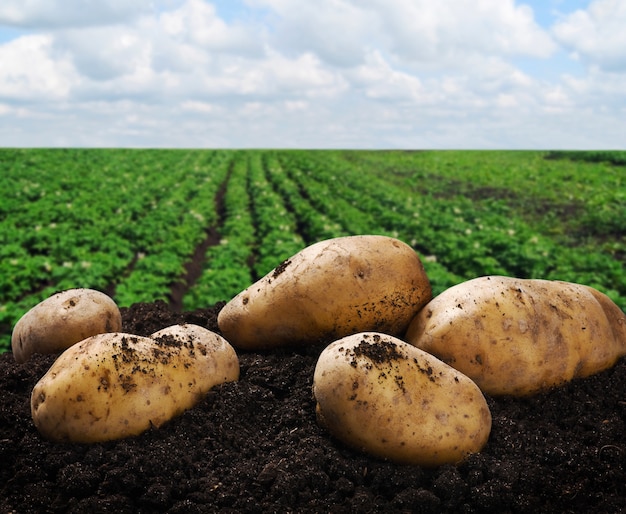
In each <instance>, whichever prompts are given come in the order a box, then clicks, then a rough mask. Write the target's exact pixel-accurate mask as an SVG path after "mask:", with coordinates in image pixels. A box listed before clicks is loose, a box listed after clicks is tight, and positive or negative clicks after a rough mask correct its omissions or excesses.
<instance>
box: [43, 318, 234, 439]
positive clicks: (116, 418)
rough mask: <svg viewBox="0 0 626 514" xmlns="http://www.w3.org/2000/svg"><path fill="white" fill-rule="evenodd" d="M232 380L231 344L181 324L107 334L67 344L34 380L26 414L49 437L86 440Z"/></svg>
mask: <svg viewBox="0 0 626 514" xmlns="http://www.w3.org/2000/svg"><path fill="white" fill-rule="evenodd" d="M238 378H239V361H238V359H237V356H236V354H235V352H234V350H233V348H232V347H231V346H230V345H229V344H228V343H227V342H226V341H225V340H224V339H223V338H222V337H221V336H219V335H218V334H215V333H213V332H210V331H209V330H206V329H203V328H201V327H196V326H189V325H183V326H180V327H178V326H177V327H173V328H169V329H164V330H162V331H160V332H157V333H156V334H154V335H153V336H152V337H150V338H148V337H139V336H136V335H132V334H124V333H119V332H118V333H111V334H100V335H96V336H92V337H90V338H88V339H86V340H84V341H81V342H80V343H78V344H76V345H74V346H72V347H70V348H68V349H67V350H65V352H63V353H62V354H61V355H60V356H59V358H58V359H57V360H56V361H55V362H54V364H53V365H52V366H51V368H50V369H49V371H48V372H47V373H46V374H45V375H44V376H43V377H42V378H41V380H40V381H39V382H38V383H37V384H36V385H35V387H34V389H33V391H32V395H31V413H32V417H33V421H34V423H35V426H36V427H37V429H38V430H39V432H40V433H41V434H42V435H43V436H44V437H45V438H47V439H49V440H52V441H73V442H81V443H91V442H98V441H108V440H113V439H120V438H124V437H128V436H134V435H138V434H140V433H142V432H144V431H145V430H147V429H149V428H150V427H159V426H161V425H162V424H163V423H165V422H166V421H168V420H170V419H171V418H173V417H175V416H177V415H179V414H181V413H182V412H183V411H185V410H187V409H189V408H191V407H192V406H193V405H195V404H196V403H197V402H198V401H200V400H201V399H202V398H203V397H204V395H205V393H206V392H207V391H208V390H209V389H211V388H212V387H213V386H215V385H217V384H221V383H224V382H230V381H235V380H237V379H238Z"/></svg>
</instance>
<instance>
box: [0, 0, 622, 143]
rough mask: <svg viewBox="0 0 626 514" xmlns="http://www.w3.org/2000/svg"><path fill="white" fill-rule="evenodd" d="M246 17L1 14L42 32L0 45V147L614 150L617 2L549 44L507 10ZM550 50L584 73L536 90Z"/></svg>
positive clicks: (19, 8)
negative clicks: (569, 57)
mask: <svg viewBox="0 0 626 514" xmlns="http://www.w3.org/2000/svg"><path fill="white" fill-rule="evenodd" d="M245 3H246V5H247V6H248V10H246V11H245V13H246V14H245V16H243V15H242V16H238V15H237V14H236V13H237V12H243V11H241V7H239V8H238V7H237V5H236V4H238V2H234V3H232V4H229V6H231V5H232V10H231V11H230V15H229V18H228V21H227V20H226V19H224V18H221V17H220V10H218V9H216V7H215V6H214V4H213V3H211V2H208V1H203V0H169V1H168V0H161V1H160V2H156V3H155V4H154V5H153V3H152V2H144V1H140V2H136V3H134V4H133V3H128V2H124V3H122V2H108V3H107V5H106V6H104V5H101V6H100V9H104V10H105V11H107V12H106V13H104V14H103V13H100V14H101V16H100V17H99V18H98V20H96V17H91V18H87V17H86V16H87V14H82V15H81V14H80V13H77V12H74V11H73V10H76V9H78V7H77V6H78V5H79V4H80V5H88V3H85V2H83V3H80V2H78V1H77V0H71V1H68V2H64V3H61V2H50V1H48V2H41V3H39V2H34V1H26V2H24V1H22V2H19V3H18V2H13V1H9V2H5V3H4V4H3V5H2V6H1V7H0V23H2V20H4V23H8V22H7V20H9V19H10V20H13V21H12V22H11V23H13V24H14V25H16V26H18V25H20V24H21V26H29V27H40V28H38V29H36V30H31V31H30V34H29V35H21V36H20V37H17V38H15V39H13V40H12V41H9V42H7V43H5V44H0V116H2V120H3V123H2V128H0V141H2V142H3V144H5V145H18V146H19V145H20V143H19V141H22V143H21V144H22V145H38V144H43V145H45V146H50V145H66V146H196V147H203V146H274V147H290V146H309V147H310V146H314V147H325V146H326V147H327V146H331V147H359V148H363V147H364V148H367V147H370V148H371V147H421V148H427V147H443V148H450V147H457V148H458V147H476V148H478V147H503V146H504V147H511V148H519V147H524V148H532V147H537V148H540V147H572V146H575V145H576V144H584V145H585V147H593V146H596V147H606V146H619V144H618V143H620V141H622V139H623V136H621V134H623V132H624V129H626V127H624V122H623V121H622V120H623V119H626V116H625V114H626V113H625V112H624V107H623V106H624V105H626V102H625V99H626V94H625V93H624V91H626V75H625V74H620V73H617V70H618V66H616V65H615V63H616V62H617V63H619V62H620V61H619V59H616V58H615V57H610V56H611V55H612V53H616V54H617V55H621V52H622V51H623V50H622V48H623V47H625V46H626V44H624V45H623V44H622V39H620V37H621V36H620V35H619V34H617V31H616V30H614V29H612V28H610V27H611V24H610V20H609V19H608V18H610V16H608V15H607V14H606V13H607V10H608V8H609V7H610V6H611V4H610V0H596V1H595V2H593V3H592V4H591V6H590V8H589V10H587V11H579V12H577V13H572V14H571V15H567V16H564V17H562V18H561V19H560V21H559V24H558V25H557V26H556V27H555V28H554V30H552V31H549V30H547V29H545V28H541V27H540V26H539V25H537V23H536V21H535V20H534V18H533V13H532V11H531V9H530V8H529V7H526V6H525V5H524V4H523V3H521V2H520V1H518V2H514V1H513V0H473V1H470V0H446V1H441V2H432V1H426V0H386V1H384V2H383V0H362V1H359V2H357V1H356V0H318V1H317V2H315V3H304V2H296V1H295V0H247V1H246V2H245ZM49 5H52V6H55V8H56V9H57V10H58V12H54V13H53V12H52V10H51V9H48V6H49ZM131 5H132V7H131ZM159 6H160V8H158V7H159ZM613 7H615V5H614V6H613ZM37 8H39V10H38V9H37ZM237 9H239V11H238V10H237ZM70 11H71V12H70ZM615 12H618V11H615ZM619 12H621V11H619ZM619 12H618V14H619ZM107 13H108V14H107ZM254 13H257V14H258V17H257V18H253V17H252V14H254ZM80 16H85V18H80ZM89 16H91V15H89ZM615 17H617V15H615ZM583 19H584V20H585V21H584V23H583V22H582V21H580V20H583ZM55 20H56V21H55ZM62 20H65V21H64V22H63V23H65V25H64V26H62V25H61V23H62ZM607 27H608V28H607ZM605 30H606V31H607V35H608V36H607V41H608V42H607V41H604V40H603V41H599V39H601V38H600V35H599V34H602V31H605ZM17 33H18V34H19V33H20V32H19V31H18V32H17ZM22 34H23V33H22ZM585 38H586V39H585ZM583 40H584V42H583ZM557 42H558V43H560V44H561V45H566V47H567V49H568V50H570V51H572V52H576V53H577V54H578V55H579V57H580V59H582V60H584V62H586V63H589V66H588V68H587V70H586V71H585V70H584V69H583V73H581V74H580V75H576V74H575V73H571V72H570V73H569V74H568V73H566V72H565V71H563V72H562V73H558V72H557V73H552V74H551V75H550V78H546V77H541V76H540V75H538V74H537V73H534V71H533V64H534V63H538V62H541V63H542V64H541V66H545V67H549V66H551V65H552V64H553V63H560V62H562V60H564V59H566V57H565V54H564V52H563V51H562V48H563V47H561V50H559V48H558V47H557ZM603 45H604V46H603ZM617 47H619V48H617ZM555 56H557V57H558V59H557V57H555ZM609 57H610V58H609ZM559 59H560V60H559ZM520 62H523V63H525V64H526V65H525V66H524V67H523V68H522V67H521V65H520ZM529 63H530V65H529ZM608 63H613V64H612V65H611V66H609V65H608ZM609 70H611V71H609ZM570 71H571V70H570ZM600 119H601V120H602V123H600V122H599V121H598V120H600ZM563 124H567V126H566V127H565V126H561V125H563ZM560 126H561V130H559V127H560ZM620 126H621V127H622V130H621V131H620V130H616V127H620ZM602 127H607V129H603V128H602ZM608 127H612V130H611V131H609V130H608ZM9 128H10V130H9ZM621 145H622V146H623V142H622V143H621Z"/></svg>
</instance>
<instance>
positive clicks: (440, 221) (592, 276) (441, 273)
mask: <svg viewBox="0 0 626 514" xmlns="http://www.w3.org/2000/svg"><path fill="white" fill-rule="evenodd" d="M434 153H435V154H436V153H437V152H434ZM289 158H290V159H291V162H290V163H288V164H286V167H287V168H289V169H290V170H292V174H293V175H294V176H295V177H306V180H304V178H300V181H301V183H302V184H303V186H304V187H311V186H308V185H307V184H308V183H314V182H317V183H318V184H324V185H325V186H328V187H330V188H331V189H330V191H329V194H330V196H331V197H332V198H336V197H343V198H344V199H348V200H351V201H353V202H355V204H356V203H358V205H359V206H360V207H361V209H362V210H363V211H364V212H365V213H367V214H368V215H372V214H373V215H374V218H375V219H376V223H377V226H378V228H379V230H380V229H385V230H387V232H391V233H392V234H393V235H397V236H398V237H400V238H401V239H403V240H405V241H407V242H410V243H411V244H413V246H414V247H415V248H416V249H417V250H418V251H420V252H421V253H423V254H424V255H426V256H427V258H428V259H430V260H435V261H436V262H437V263H438V264H439V265H440V266H443V267H444V268H445V269H444V270H442V269H438V270H434V271H435V273H433V276H435V277H436V278H437V280H436V281H435V284H434V285H435V286H436V289H437V291H440V290H441V289H442V288H445V287H449V286H450V285H451V284H452V283H453V282H455V281H458V279H459V278H460V277H461V278H463V279H467V278H471V277H474V276H479V275H485V274H506V275H512V276H518V277H528V278H547V279H560V280H568V281H572V282H580V283H585V284H588V285H591V286H593V287H597V288H598V289H601V290H603V291H604V292H606V293H607V294H608V295H609V296H611V297H612V298H613V299H614V300H615V301H616V302H617V303H618V304H619V305H620V306H621V307H622V308H623V309H625V310H626V273H625V272H624V267H623V262H622V261H620V260H619V259H616V258H615V255H613V254H612V253H611V252H609V251H604V250H603V249H601V248H600V249H598V248H596V249H595V251H590V250H589V248H587V247H583V248H576V247H572V246H569V245H564V244H562V241H561V240H560V239H559V238H555V237H554V236H553V234H550V233H547V232H544V231H543V229H542V226H535V225H533V224H531V223H529V221H528V220H526V219H525V218H524V217H523V216H522V215H520V214H519V211H518V210H516V209H515V208H512V207H511V206H510V205H509V204H508V202H507V201H506V199H502V198H498V197H486V198H485V199H484V200H483V201H476V199H474V198H472V197H468V196H463V195H460V194H457V195H432V194H427V193H424V192H421V193H419V194H415V193H414V192H412V191H411V189H409V188H407V187H406V186H405V185H394V184H390V182H389V180H388V179H387V178H385V177H384V176H379V177H372V173H371V172H370V173H368V168H365V167H363V166H362V165H360V164H359V163H355V162H354V161H353V160H350V159H345V158H342V156H341V155H340V154H330V155H329V154H321V153H318V154H316V153H311V152H305V153H301V154H297V153H293V154H290V155H289ZM295 170H299V171H295ZM458 176H459V177H461V178H463V177H462V175H461V174H460V173H459V174H458ZM364 177H366V179H364ZM339 178H340V180H339ZM615 194H616V195H617V194H623V188H622V191H621V193H615ZM333 203H334V202H333ZM358 219H359V216H358V214H357V215H355V220H358ZM559 221H560V220H556V221H555V223H557V224H558V223H559ZM624 226H626V225H622V227H624ZM445 271H447V272H449V274H448V275H446V273H445ZM439 279H443V280H442V281H441V282H439Z"/></svg>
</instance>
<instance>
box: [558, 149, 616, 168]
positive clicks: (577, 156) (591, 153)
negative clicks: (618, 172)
mask: <svg viewBox="0 0 626 514" xmlns="http://www.w3.org/2000/svg"><path fill="white" fill-rule="evenodd" d="M547 157H548V158H549V159H570V160H572V161H586V162H609V163H611V164H616V165H618V166H624V165H626V151H624V150H584V151H581V150H579V151H565V150H559V151H553V152H549V153H548V155H547Z"/></svg>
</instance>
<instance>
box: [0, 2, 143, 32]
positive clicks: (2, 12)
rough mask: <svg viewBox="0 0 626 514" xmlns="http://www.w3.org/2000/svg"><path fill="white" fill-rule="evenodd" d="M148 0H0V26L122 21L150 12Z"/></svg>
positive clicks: (63, 25)
mask: <svg viewBox="0 0 626 514" xmlns="http://www.w3.org/2000/svg"><path fill="white" fill-rule="evenodd" d="M152 8H153V2H151V1H150V0H133V1H132V2H130V1H128V0H107V1H106V2H102V1H100V0H2V3H1V4H0V25H10V26H15V27H25V28H62V27H76V26H81V27H84V26H95V25H108V24H112V23H121V22H124V21H129V20H132V19H134V18H136V17H137V16H138V15H140V14H143V13H147V12H150V11H151V10H152Z"/></svg>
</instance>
